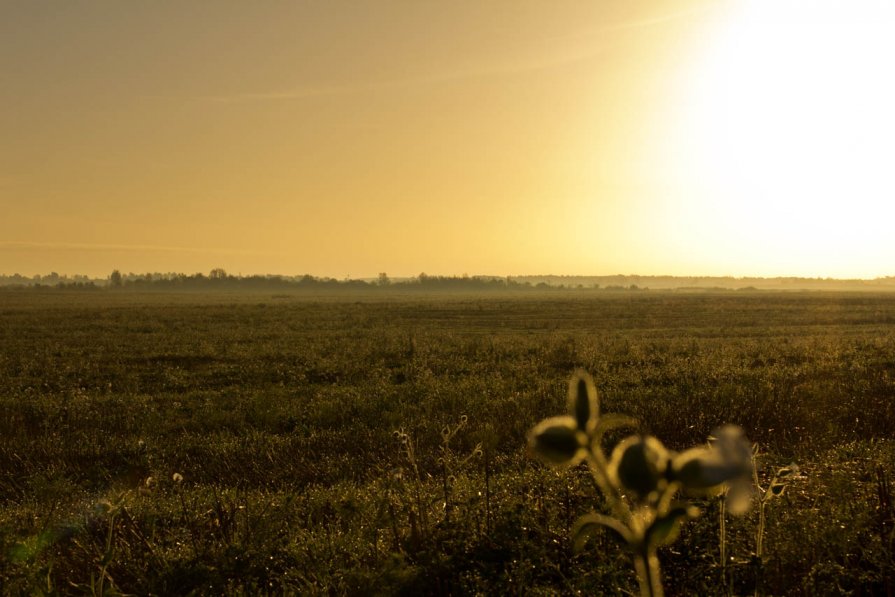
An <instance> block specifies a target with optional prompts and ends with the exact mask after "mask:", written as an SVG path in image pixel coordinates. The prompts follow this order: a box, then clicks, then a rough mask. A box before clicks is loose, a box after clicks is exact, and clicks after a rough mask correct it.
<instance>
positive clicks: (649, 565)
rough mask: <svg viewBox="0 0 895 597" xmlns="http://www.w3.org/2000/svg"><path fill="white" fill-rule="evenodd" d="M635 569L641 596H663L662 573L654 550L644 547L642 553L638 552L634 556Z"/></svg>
mask: <svg viewBox="0 0 895 597" xmlns="http://www.w3.org/2000/svg"><path fill="white" fill-rule="evenodd" d="M634 569H635V570H636V571H637V581H638V582H639V583H640V595H641V597H662V596H663V594H664V592H663V590H662V573H661V569H660V568H659V558H658V557H657V556H656V553H655V552H654V551H650V550H649V549H647V548H644V549H643V552H642V553H637V554H636V555H635V556H634Z"/></svg>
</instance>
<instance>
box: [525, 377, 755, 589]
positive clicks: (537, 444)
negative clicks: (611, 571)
mask: <svg viewBox="0 0 895 597" xmlns="http://www.w3.org/2000/svg"><path fill="white" fill-rule="evenodd" d="M569 413H570V414H569V415H565V416H559V417H552V418H549V419H545V420H544V421H542V422H541V423H539V424H538V425H537V426H535V427H534V429H532V431H531V432H530V434H529V446H530V447H531V449H532V450H533V451H534V453H535V454H537V455H538V456H539V457H540V458H541V459H543V460H544V461H546V462H547V463H549V464H553V465H563V466H571V465H574V464H578V463H580V462H584V463H585V464H586V465H587V467H588V470H589V471H590V473H591V475H592V476H593V479H594V481H595V483H596V485H597V487H598V488H599V490H600V492H601V493H602V494H603V497H604V498H605V500H606V503H607V505H608V507H609V511H610V514H609V515H606V514H600V513H596V512H591V513H590V514H585V515H584V516H582V517H581V518H579V519H578V521H577V522H576V523H575V525H574V527H573V529H572V535H573V542H574V548H575V549H576V550H580V549H582V548H583V546H584V544H585V542H586V541H587V539H588V538H589V537H590V536H592V535H593V534H594V533H595V532H596V531H597V530H598V529H599V528H600V527H601V526H602V527H606V528H609V529H611V530H612V531H614V532H615V533H616V534H617V535H618V536H619V537H620V538H621V539H622V540H623V541H624V543H625V544H626V545H627V548H628V550H629V551H630V553H631V555H632V557H633V559H634V567H635V569H636V572H637V578H638V581H639V583H640V592H641V595H643V596H653V597H655V596H660V595H662V594H663V589H662V581H661V571H660V567H659V559H658V556H657V550H658V548H659V547H662V546H664V545H668V544H670V543H672V542H673V541H674V540H675V539H676V538H677V536H678V533H679V531H680V525H681V523H682V522H683V521H684V520H686V519H689V518H694V517H696V516H698V514H699V510H698V509H697V508H696V507H695V506H693V505H692V504H691V503H690V502H688V501H686V500H683V501H676V500H675V496H676V495H677V493H678V492H679V491H681V490H686V491H687V492H691V493H692V492H695V493H708V492H717V491H720V490H721V489H726V490H727V496H726V507H727V509H728V510H729V511H730V512H732V513H735V514H740V513H743V512H745V511H746V510H747V509H748V508H749V503H750V496H751V491H752V487H751V479H750V477H751V471H752V457H751V456H752V454H751V450H750V445H749V443H748V442H747V441H746V439H745V438H744V436H743V433H742V430H740V429H739V428H738V427H733V426H729V427H724V428H722V429H719V430H717V431H716V432H715V433H714V437H715V441H714V442H713V443H712V444H711V445H705V446H700V447H695V448H691V449H689V450H686V451H684V452H681V453H677V452H674V451H672V450H669V449H667V448H666V447H665V446H664V445H662V442H660V441H659V440H658V439H656V438H655V437H652V436H646V435H632V436H630V437H628V438H627V439H624V440H622V441H621V442H620V443H619V444H618V445H617V446H616V447H615V449H614V450H612V454H611V455H610V456H608V457H607V455H606V454H605V453H604V452H603V447H602V440H603V436H604V435H605V434H606V432H607V431H609V430H612V429H617V428H621V427H635V426H636V425H637V422H636V421H635V420H634V419H632V418H630V417H627V416H624V415H618V414H607V415H603V416H600V411H599V401H598V397H597V390H596V387H595V386H594V382H593V379H592V378H591V376H590V375H589V374H587V373H586V372H584V371H582V370H579V371H576V373H575V374H574V375H573V376H572V379H571V381H570V383H569Z"/></svg>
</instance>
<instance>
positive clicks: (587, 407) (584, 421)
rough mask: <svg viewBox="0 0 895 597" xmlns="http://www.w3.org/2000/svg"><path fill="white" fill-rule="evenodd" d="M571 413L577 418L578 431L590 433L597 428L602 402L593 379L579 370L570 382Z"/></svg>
mask: <svg viewBox="0 0 895 597" xmlns="http://www.w3.org/2000/svg"><path fill="white" fill-rule="evenodd" d="M569 413H570V414H572V415H573V416H574V417H575V422H576V424H577V425H578V429H579V430H581V431H583V432H585V433H590V432H592V431H593V430H594V428H595V427H596V426H597V419H598V418H599V416H600V402H599V398H598V396H597V388H596V386H595V385H594V380H593V378H592V377H591V376H590V375H589V374H588V373H587V372H586V371H584V370H583V369H578V370H577V371H575V374H574V375H572V379H571V380H570V381H569Z"/></svg>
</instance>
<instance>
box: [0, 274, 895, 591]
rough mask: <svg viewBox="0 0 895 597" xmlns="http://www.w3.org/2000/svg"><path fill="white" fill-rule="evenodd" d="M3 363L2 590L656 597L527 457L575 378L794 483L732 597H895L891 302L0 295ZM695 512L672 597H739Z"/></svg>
mask: <svg viewBox="0 0 895 597" xmlns="http://www.w3.org/2000/svg"><path fill="white" fill-rule="evenodd" d="M0 342H2V344H0V346H2V348H0V586H3V587H4V589H3V590H4V591H5V592H8V593H13V594H15V593H19V592H36V593H39V592H40V591H42V590H47V591H51V590H53V589H55V590H56V591H59V592H61V593H77V594H82V593H84V592H88V593H89V592H91V591H93V592H103V591H109V590H111V589H113V588H114V589H115V590H120V591H123V592H126V593H135V594H159V595H170V594H185V593H189V592H198V593H209V594H221V593H225V594H243V593H244V594H257V593H263V592H270V593H274V594H278V593H282V592H286V593H289V592H299V593H305V594H314V593H326V594H333V593H334V594H342V593H349V594H376V593H380V594H393V593H403V594H447V593H452V594H474V593H487V594H532V593H534V594H538V593H541V594H555V593H563V594H574V593H577V592H585V593H592V594H620V593H623V592H625V591H629V592H633V591H636V586H637V585H636V581H635V578H634V575H633V573H632V572H631V570H630V565H629V564H628V562H627V560H626V556H625V555H624V553H623V552H622V550H621V548H620V547H619V546H618V545H617V544H616V543H615V542H614V541H613V539H612V538H611V537H609V536H602V535H601V536H598V537H597V538H596V539H595V540H594V541H592V542H591V543H590V544H589V545H588V547H587V549H586V550H585V551H584V552H583V553H580V554H573V553H572V549H571V541H570V539H569V530H570V526H571V525H572V523H573V522H574V520H575V519H576V518H577V517H578V516H579V515H581V514H583V513H585V512H587V511H589V510H590V509H592V508H594V507H599V499H598V498H596V497H595V495H596V494H595V491H594V489H593V487H592V486H591V485H590V484H589V483H588V478H587V476H586V475H585V474H583V473H582V472H581V471H580V470H577V469H573V470H566V471H555V470H552V469H548V468H546V467H544V466H543V465H541V464H540V463H538V462H537V461H535V460H533V459H532V458H531V457H530V456H529V455H528V454H527V453H526V449H525V437H526V433H527V432H528V430H529V429H530V428H531V427H532V426H533V425H534V424H535V423H537V422H538V421H540V420H541V419H542V418H544V417H546V416H551V415H555V414H559V413H561V412H562V411H564V409H565V399H566V385H567V381H568V378H569V375H570V374H571V373H572V372H573V371H574V370H575V368H576V367H583V368H585V369H586V370H587V371H589V372H590V373H592V374H593V376H594V379H595V381H596V384H597V387H598V388H599V390H600V393H601V398H602V409H603V410H604V411H607V412H620V413H626V414H630V415H632V416H634V417H636V418H637V419H638V420H639V421H640V422H641V428H642V430H643V431H646V432H649V433H652V434H655V435H656V436H658V437H659V438H661V439H662V440H663V441H664V442H665V443H666V445H668V446H669V447H671V448H675V449H683V448H685V447H688V446H691V445H694V444H697V443H700V442H703V441H705V439H706V437H707V436H708V434H709V433H710V432H711V431H712V429H713V428H715V427H716V426H717V425H719V424H722V423H727V422H730V423H737V424H739V425H741V426H742V427H743V428H744V429H745V430H746V433H747V435H748V436H749V438H750V439H751V440H752V441H754V442H757V443H758V445H759V448H760V450H761V455H760V457H759V459H758V465H759V467H760V471H761V476H762V479H763V480H766V479H767V477H768V475H769V472H770V471H771V470H773V469H775V468H776V467H777V466H780V465H784V464H788V463H789V462H796V463H797V464H798V465H799V466H800V468H801V471H802V473H803V474H802V476H801V477H800V478H799V479H798V480H796V481H795V482H794V483H793V486H792V487H790V488H789V489H788V490H787V492H786V493H785V494H784V497H783V499H781V500H779V501H776V502H774V503H772V504H771V506H770V507H769V509H768V512H767V526H766V531H765V552H766V553H765V558H764V560H763V561H762V562H757V561H754V560H751V559H750V554H751V553H752V552H753V550H754V549H755V538H756V528H757V514H756V513H755V512H754V511H753V512H752V513H750V514H749V515H747V516H745V517H743V518H738V519H730V521H729V522H728V531H727V533H728V536H727V542H728V552H729V553H730V554H731V556H732V557H733V558H734V562H733V564H732V571H733V592H735V593H749V594H751V593H752V591H753V590H754V588H755V585H756V583H759V584H760V588H761V589H762V590H763V591H764V592H767V593H773V594H795V595H818V594H825V595H829V594H839V593H843V594H850V593H860V594H882V595H885V594H887V593H888V594H892V591H893V590H895V580H893V579H895V555H893V552H895V545H893V534H892V533H893V525H895V506H893V503H892V501H891V496H890V493H888V487H889V485H888V479H890V478H891V476H892V474H893V466H895V465H893V462H895V439H893V438H895V295H882V294H880V295H870V294H825V293H824V294H822V293H791V294H783V293H780V294H770V293H744V294H732V293H725V294H716V295H713V294H691V295H687V294H672V293H660V292H630V293H629V292H621V293H613V294H606V295H598V294H589V295H587V296H581V295H576V294H575V293H573V292H569V293H558V292H551V293H544V294H537V293H533V294H526V295H524V296H520V297H515V296H511V295H504V296H495V297H487V296H474V295H466V296H462V295H460V296H451V297H444V296H442V297H438V296H430V297H413V298H406V297H405V298H400V297H397V296H391V297H390V296H387V295H382V294H379V295H376V296H357V297H348V296H342V297H337V298H325V297H317V298H313V297H301V296H297V295H290V294H281V295H271V294H256V295H227V294H213V295H211V294H209V295H186V294H158V293H156V294H152V295H148V294H138V293H128V292H118V293H116V292H113V291H96V292H90V293H88V292H80V293H79V292H65V291H49V290H48V291H21V292H0ZM445 427H447V428H448V429H449V430H450V432H451V433H450V434H449V437H448V436H445V435H443V431H444V429H445ZM455 430H456V433H454V431H455ZM397 431H400V433H397V434H396V432H397ZM396 436H397V437H396ZM402 439H403V440H404V441H403V442H402V441H401V440H402ZM615 439H618V437H616V438H615ZM477 446H480V448H479V449H477ZM175 473H177V474H178V475H182V481H179V482H178V481H175V480H174V478H173V476H174V474H175ZM150 478H151V479H150ZM147 479H150V480H149V481H148V482H147ZM704 510H705V512H704V514H703V516H702V517H701V518H699V519H698V520H696V521H693V522H690V523H688V524H687V525H686V526H685V528H684V531H683V533H682V537H681V539H680V541H679V542H678V543H675V544H674V545H673V546H671V547H670V548H668V549H666V550H665V551H664V552H662V553H661V557H662V562H663V568H664V572H665V575H666V587H667V590H668V592H669V593H670V594H723V593H724V592H725V590H727V589H728V587H725V586H724V584H723V583H722V582H721V566H720V562H719V557H718V553H719V531H718V522H719V519H718V505H717V502H715V501H713V500H708V501H706V502H705V503H704Z"/></svg>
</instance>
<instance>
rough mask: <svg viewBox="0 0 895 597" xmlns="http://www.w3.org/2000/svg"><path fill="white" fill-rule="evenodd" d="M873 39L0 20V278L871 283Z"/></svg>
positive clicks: (422, 13) (160, 6)
mask: <svg viewBox="0 0 895 597" xmlns="http://www.w3.org/2000/svg"><path fill="white" fill-rule="evenodd" d="M893 15H895V13H893V11H892V10H891V9H889V8H888V7H887V3H886V2H882V1H880V2H871V1H869V0H868V1H866V2H860V1H849V2H846V1H841V2H828V1H824V0H818V1H817V2H807V1H802V2H795V1H793V0H773V1H771V0H766V1H752V2H745V1H740V2H735V1H730V2H716V1H708V0H677V1H675V2H657V1H650V2H642V1H631V0H624V1H622V0H618V1H608V0H607V1H597V0H594V1H592V2H582V1H577V0H576V1H551V2H546V1H544V2H532V1H523V0H512V1H510V0H504V1H493V2H480V1H456V2H431V1H424V0H408V1H406V2H393V1H386V0H381V1H357V0H352V1H339V0H329V1H325V2H323V1H321V2H283V1H273V0H269V1H268V0H259V1H257V2H255V1H253V2H245V1H242V0H238V1H237V0H232V1H223V0H220V1H216V2H199V1H188V0H170V1H167V0H153V1H151V2H150V1H146V2H140V1H127V2H123V1H120V0H114V1H112V0H108V1H85V2H71V1H68V0H57V1H52V0H48V1H46V2H32V1H29V0H7V1H5V2H2V3H0V77H2V78H0V273H7V274H10V273H14V272H18V273H22V274H26V275H30V274H34V273H48V272H50V271H58V272H60V273H69V274H75V273H82V274H89V275H106V274H107V273H108V272H109V271H111V270H112V269H113V268H117V269H120V270H122V271H125V272H127V271H134V272H147V271H161V272H167V271H182V272H188V273H190V272H194V271H205V272H207V271H208V270H210V269H211V268H213V267H223V268H225V269H226V270H227V271H229V272H231V273H243V274H250V273H280V274H304V273H311V274H313V275H320V276H333V277H337V278H342V277H345V276H351V277H371V276H375V275H376V274H377V273H378V272H381V271H385V272H388V273H389V274H390V275H392V276H406V275H415V274H418V273H420V272H423V271H424V272H426V273H428V274H442V275H452V274H462V273H469V274H495V275H507V274H546V273H553V274H593V275H597V274H615V273H624V274H630V273H636V274H644V275H646V274H678V275H685V274H686V275H735V276H746V275H766V276H776V275H798V276H833V277H875V276H882V275H893V274H895V234H893V232H892V231H893V230H895V225H893V222H895V179H893V176H895V167H893V164H895V108H893V106H895V76H893V74H892V73H893V72H895V69H893V67H892V61H893V59H895V36H893V35H892V33H891V32H892V31H893V30H895V29H893V25H895V16H893Z"/></svg>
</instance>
